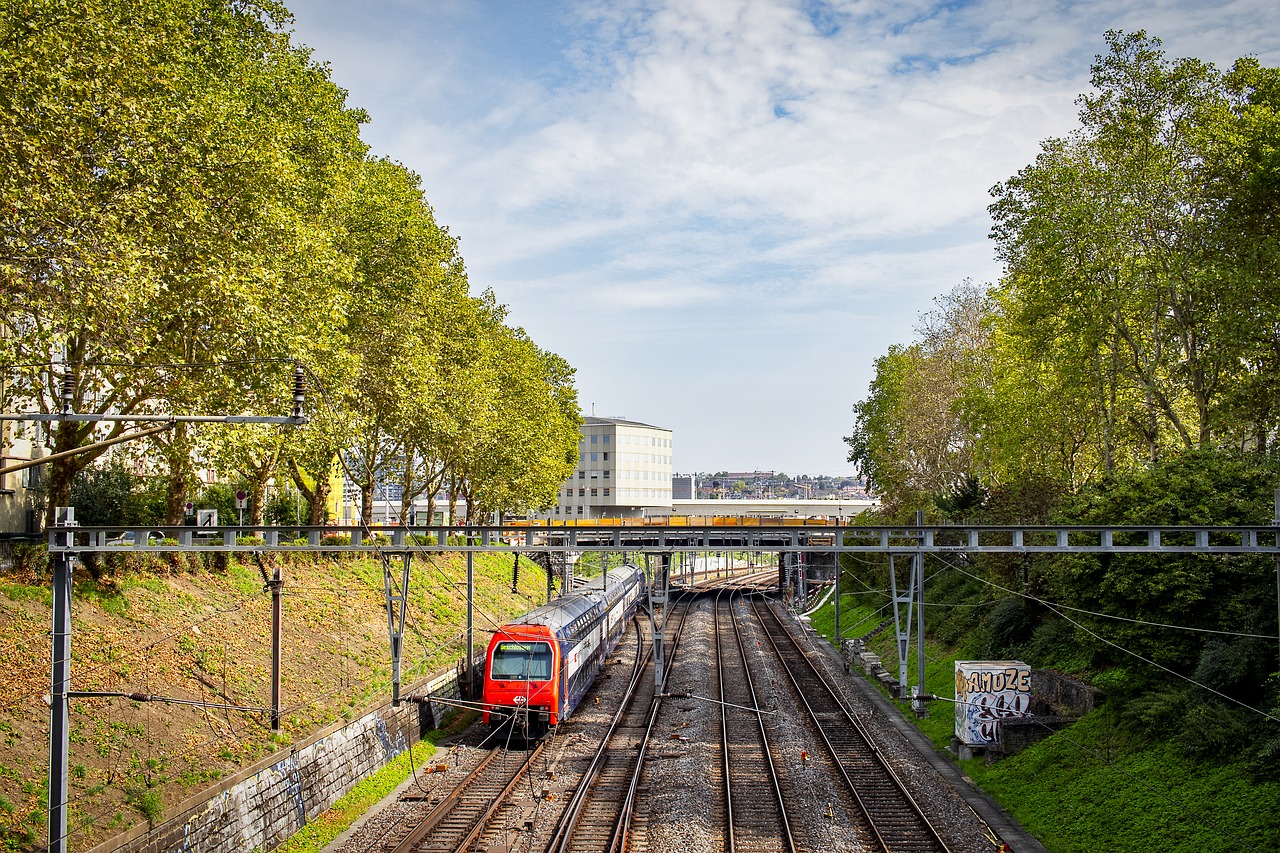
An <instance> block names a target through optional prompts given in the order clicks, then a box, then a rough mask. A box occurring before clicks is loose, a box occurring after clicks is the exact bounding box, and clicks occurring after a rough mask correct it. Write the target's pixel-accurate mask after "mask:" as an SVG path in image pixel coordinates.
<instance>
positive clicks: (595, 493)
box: [591, 489, 600, 498]
mask: <svg viewBox="0 0 1280 853" xmlns="http://www.w3.org/2000/svg"><path fill="white" fill-rule="evenodd" d="M599 491H600V490H599V489H592V490H591V497H593V498H594V497H598V496H599V495H598V493H599Z"/></svg>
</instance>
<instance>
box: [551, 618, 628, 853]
mask: <svg viewBox="0 0 1280 853" xmlns="http://www.w3.org/2000/svg"><path fill="white" fill-rule="evenodd" d="M632 623H633V625H634V626H635V629H636V639H637V647H638V648H637V653H636V658H635V662H634V664H633V665H632V668H631V680H630V681H629V682H628V683H627V689H626V690H625V691H624V692H623V694H622V699H621V700H620V701H619V703H618V710H617V711H615V712H614V714H613V717H612V718H611V719H610V720H609V728H608V729H606V730H605V733H604V735H603V737H602V738H601V739H600V748H598V749H597V750H596V752H595V755H594V756H592V758H591V763H590V764H589V765H588V766H587V769H586V770H585V771H583V774H582V777H581V778H580V780H579V782H578V787H577V789H576V790H575V791H574V793H573V796H572V797H571V798H570V800H569V802H568V803H567V804H566V806H565V808H564V811H563V812H562V813H561V815H560V821H559V822H558V823H557V824H556V828H555V829H554V830H553V831H552V836H551V840H550V841H549V842H548V843H547V850H549V851H557V850H564V849H565V845H566V844H567V843H568V834H569V832H570V830H571V829H572V828H573V825H574V824H575V823H577V820H578V816H579V815H580V814H581V812H582V807H583V806H584V805H585V804H586V792H587V791H588V790H590V788H591V786H592V785H593V784H595V781H596V777H597V776H599V775H600V770H601V768H602V767H603V766H604V762H605V759H606V753H605V749H604V746H605V744H607V743H608V742H609V740H610V738H612V737H613V733H614V732H615V731H616V730H617V728H618V726H619V724H620V723H621V721H622V719H623V717H624V716H625V715H626V711H627V708H628V706H629V705H630V703H631V700H632V697H633V696H634V695H635V692H636V688H637V687H639V686H640V683H641V679H642V678H643V676H644V674H645V673H646V672H648V670H649V662H650V661H651V660H652V658H653V645H652V644H650V643H646V642H644V630H643V628H642V627H641V622H640V617H639V616H636V617H634V618H633V619H632Z"/></svg>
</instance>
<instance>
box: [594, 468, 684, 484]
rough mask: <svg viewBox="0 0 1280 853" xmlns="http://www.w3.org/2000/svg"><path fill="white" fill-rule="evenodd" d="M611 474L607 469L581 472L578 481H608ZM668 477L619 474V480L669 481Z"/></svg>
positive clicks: (662, 475) (630, 473)
mask: <svg viewBox="0 0 1280 853" xmlns="http://www.w3.org/2000/svg"><path fill="white" fill-rule="evenodd" d="M611 474H612V472H611V471H609V470H607V469H606V470H604V471H579V472H578V479H579V480H608V479H609V478H610V476H611ZM667 476H668V475H666V474H664V473H663V472H661V471H627V470H622V471H619V472H618V479H619V480H663V481H665V480H666V479H667Z"/></svg>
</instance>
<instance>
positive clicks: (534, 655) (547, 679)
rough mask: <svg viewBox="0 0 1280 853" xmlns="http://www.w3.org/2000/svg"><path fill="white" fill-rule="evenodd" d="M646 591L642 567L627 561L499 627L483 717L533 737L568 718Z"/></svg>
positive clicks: (487, 671)
mask: <svg viewBox="0 0 1280 853" xmlns="http://www.w3.org/2000/svg"><path fill="white" fill-rule="evenodd" d="M606 578H607V582H606ZM643 592H644V572H643V571H641V570H640V569H638V568H636V567H635V566H623V567H621V568H617V569H613V570H612V571H610V572H608V573H607V575H605V576H602V577H598V578H595V579H594V580H592V581H590V582H589V583H587V584H585V585H583V586H581V587H578V588H577V589H575V590H574V591H573V592H572V593H570V594H568V595H563V596H561V597H560V598H557V599H555V600H554V601H552V602H550V603H548V604H545V605H543V606H542V607H539V608H537V609H535V610H532V611H530V612H529V613H527V614H525V615H524V616H523V617H521V618H520V619H517V620H515V621H514V622H508V623H507V624H506V625H503V626H502V627H501V628H499V629H498V630H497V631H495V632H494V635H493V639H492V640H490V641H489V650H488V652H487V653H486V654H485V659H484V721H485V722H486V723H489V724H490V725H492V726H495V727H498V726H504V725H511V726H512V727H513V733H514V734H516V735H518V736H522V737H525V738H530V739H536V738H539V737H542V736H543V735H545V734H546V733H547V730H548V729H549V728H550V727H551V726H554V725H557V724H559V723H560V721H561V720H564V719H566V718H568V716H569V715H570V714H571V713H573V709H574V708H576V707H577V706H578V702H580V701H581V700H582V697H583V695H585V694H586V692H587V690H588V689H589V688H590V687H591V683H592V682H593V681H595V679H596V676H597V675H598V674H599V673H600V669H601V667H603V666H604V662H605V660H606V659H608V657H609V655H610V654H611V653H612V652H613V650H614V649H615V648H616V647H617V645H618V640H619V639H621V638H622V633H623V631H625V630H626V626H627V622H629V621H630V620H631V617H632V616H634V615H635V612H636V608H637V607H638V606H639V603H640V596H641V594H642V593H643Z"/></svg>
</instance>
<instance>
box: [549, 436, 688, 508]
mask: <svg viewBox="0 0 1280 853" xmlns="http://www.w3.org/2000/svg"><path fill="white" fill-rule="evenodd" d="M581 433H582V436H581V438H580V439H579V440H578V467H577V469H576V470H575V471H574V472H573V476H572V477H570V478H569V479H568V480H565V481H564V483H563V484H562V485H561V487H560V491H559V493H558V494H557V496H556V505H555V506H554V507H552V509H551V510H550V511H549V512H546V513H543V516H544V517H546V518H552V519H579V518H583V519H585V518H643V517H645V516H650V515H669V514H670V512H671V485H672V481H671V430H669V429H665V428H663V427H659V426H653V425H652V424H644V423H640V422H638V421H629V420H625V419H623V418H597V417H588V418H583V423H582V427H581Z"/></svg>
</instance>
